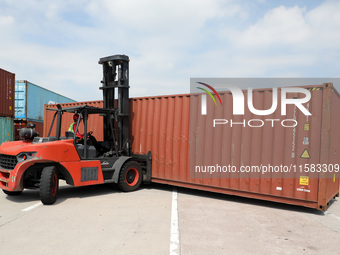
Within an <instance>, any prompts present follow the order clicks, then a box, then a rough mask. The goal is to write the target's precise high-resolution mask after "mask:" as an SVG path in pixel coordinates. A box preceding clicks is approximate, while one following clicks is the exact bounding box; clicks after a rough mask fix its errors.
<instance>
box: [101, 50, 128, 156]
mask: <svg viewBox="0 0 340 255" xmlns="http://www.w3.org/2000/svg"><path fill="white" fill-rule="evenodd" d="M129 61H130V60H129V57H128V56H126V55H113V56H109V57H105V58H101V59H100V60H99V62H98V63H99V64H101V65H103V80H102V84H103V86H102V87H100V89H101V90H103V108H107V109H111V110H112V109H113V110H115V116H104V141H109V140H111V141H112V140H114V141H116V143H118V144H116V145H115V147H116V150H117V149H118V151H119V154H121V155H130V138H129V136H130V130H129V88H130V87H129ZM116 88H117V90H116ZM116 92H117V93H118V94H117V96H118V97H117V99H118V100H117V103H116V102H115V101H116V100H115V99H116V98H115V93H116ZM113 119H114V120H113ZM116 123H117V127H118V132H117V135H118V137H117V139H116V138H115V132H111V131H110V130H115V126H116V125H115V124H116Z"/></svg>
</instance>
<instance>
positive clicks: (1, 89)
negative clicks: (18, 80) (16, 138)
mask: <svg viewBox="0 0 340 255" xmlns="http://www.w3.org/2000/svg"><path fill="white" fill-rule="evenodd" d="M14 82H15V74H14V73H10V72H8V71H6V70H3V69H1V68H0V144H1V143H3V142H7V141H13V118H14Z"/></svg>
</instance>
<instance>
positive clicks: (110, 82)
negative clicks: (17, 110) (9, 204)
mask: <svg viewBox="0 0 340 255" xmlns="http://www.w3.org/2000/svg"><path fill="white" fill-rule="evenodd" d="M99 64H101V65H102V66H103V81H102V87H100V89H101V90H102V91H103V108H98V107H92V106H88V105H82V106H75V107H68V108H62V107H61V106H60V105H58V108H57V109H48V110H52V111H55V114H54V117H53V120H52V123H51V127H50V129H49V134H48V136H47V137H39V134H38V133H37V132H36V131H35V127H34V124H31V125H28V126H27V128H23V129H21V130H20V131H19V133H20V137H21V139H22V140H20V141H14V142H7V143H2V144H1V146H0V188H1V189H2V190H3V192H4V193H6V194H7V195H9V196H11V195H19V194H21V192H22V191H23V190H24V189H39V192H40V199H41V201H42V203H43V204H54V203H55V201H56V199H57V196H58V187H59V179H62V180H65V181H66V183H67V184H70V185H72V186H75V187H78V186H88V185H95V184H103V183H113V184H116V186H118V187H119V188H120V190H122V191H125V192H128V191H135V190H137V189H138V188H139V187H140V186H141V184H142V183H149V182H150V181H151V152H148V153H147V154H146V155H139V154H138V155H135V154H133V152H132V151H131V140H130V131H129V120H130V119H129V57H128V56H126V55H114V56H109V57H105V58H101V59H100V60H99ZM116 97H117V98H116ZM65 113H71V114H78V116H79V118H78V121H77V122H76V128H75V130H70V131H68V130H67V131H65V136H62V135H61V133H62V130H61V123H62V118H63V114H65ZM92 114H97V115H99V116H102V117H103V127H104V130H103V141H97V139H96V138H95V136H94V134H96V130H88V119H89V116H91V115H92ZM90 118H91V117H90ZM55 122H56V133H55V135H52V134H51V131H52V129H53V127H54V124H55ZM81 125H83V130H84V134H85V135H84V139H79V137H77V132H78V131H79V127H80V126H81ZM78 133H79V132H78Z"/></svg>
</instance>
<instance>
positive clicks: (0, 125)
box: [0, 117, 13, 144]
mask: <svg viewBox="0 0 340 255" xmlns="http://www.w3.org/2000/svg"><path fill="white" fill-rule="evenodd" d="M10 141H13V118H10V117H0V144H2V143H4V142H10Z"/></svg>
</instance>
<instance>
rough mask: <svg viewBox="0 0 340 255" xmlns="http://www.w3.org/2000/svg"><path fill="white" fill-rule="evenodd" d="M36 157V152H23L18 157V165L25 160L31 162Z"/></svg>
mask: <svg viewBox="0 0 340 255" xmlns="http://www.w3.org/2000/svg"><path fill="white" fill-rule="evenodd" d="M35 155H37V153H36V152H35V151H34V152H21V153H20V154H19V155H18V156H17V160H18V163H20V162H23V161H25V160H29V159H32V158H34V157H35Z"/></svg>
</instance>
